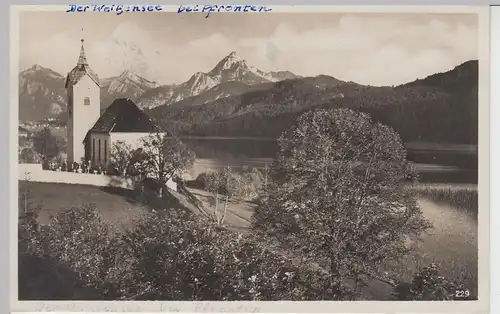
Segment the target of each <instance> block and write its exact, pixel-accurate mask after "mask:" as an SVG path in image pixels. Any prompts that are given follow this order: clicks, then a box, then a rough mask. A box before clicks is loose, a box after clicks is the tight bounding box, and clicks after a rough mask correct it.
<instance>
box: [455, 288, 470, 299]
mask: <svg viewBox="0 0 500 314" xmlns="http://www.w3.org/2000/svg"><path fill="white" fill-rule="evenodd" d="M469 296H470V292H469V290H457V291H455V298H468V297H469Z"/></svg>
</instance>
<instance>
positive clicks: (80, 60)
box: [78, 38, 89, 65]
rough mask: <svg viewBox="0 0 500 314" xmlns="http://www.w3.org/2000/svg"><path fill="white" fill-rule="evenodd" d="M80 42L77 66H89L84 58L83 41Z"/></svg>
mask: <svg viewBox="0 0 500 314" xmlns="http://www.w3.org/2000/svg"><path fill="white" fill-rule="evenodd" d="M80 41H81V42H82V47H81V48H80V56H79V57H78V65H89V64H88V63H87V57H86V56H85V49H84V48H83V41H84V39H83V38H82V39H81V40H80Z"/></svg>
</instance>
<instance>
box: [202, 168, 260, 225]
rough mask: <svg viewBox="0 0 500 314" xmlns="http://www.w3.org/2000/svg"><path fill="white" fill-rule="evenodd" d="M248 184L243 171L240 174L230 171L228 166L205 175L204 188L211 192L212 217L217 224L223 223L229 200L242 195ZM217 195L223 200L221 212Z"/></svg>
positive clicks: (247, 178)
mask: <svg viewBox="0 0 500 314" xmlns="http://www.w3.org/2000/svg"><path fill="white" fill-rule="evenodd" d="M249 184H250V181H249V177H248V176H246V175H245V173H244V174H243V175H241V174H239V173H236V172H234V171H232V169H231V168H230V167H226V168H224V170H222V171H219V172H212V173H209V174H207V175H206V179H205V189H206V190H207V191H209V192H211V193H212V194H213V197H214V203H215V204H214V210H213V217H214V220H215V222H216V223H217V225H219V226H222V225H223V224H224V220H225V218H226V214H227V206H228V202H229V200H230V199H231V198H233V197H238V196H242V195H244V194H245V190H246V188H247V186H248V185H249ZM219 197H220V198H221V199H220V200H221V201H223V202H224V205H223V209H222V214H221V213H220V210H219Z"/></svg>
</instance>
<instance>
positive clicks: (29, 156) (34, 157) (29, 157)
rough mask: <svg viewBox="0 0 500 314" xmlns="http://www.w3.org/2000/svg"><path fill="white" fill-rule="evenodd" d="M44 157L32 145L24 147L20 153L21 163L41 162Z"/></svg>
mask: <svg viewBox="0 0 500 314" xmlns="http://www.w3.org/2000/svg"><path fill="white" fill-rule="evenodd" d="M42 162H43V158H42V157H41V156H40V154H38V153H37V152H36V151H34V150H33V148H31V147H24V148H22V149H21V151H20V153H19V163H25V164H41V163H42Z"/></svg>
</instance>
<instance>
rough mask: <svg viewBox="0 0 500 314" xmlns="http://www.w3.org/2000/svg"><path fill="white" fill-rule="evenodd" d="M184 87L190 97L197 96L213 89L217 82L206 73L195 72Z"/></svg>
mask: <svg viewBox="0 0 500 314" xmlns="http://www.w3.org/2000/svg"><path fill="white" fill-rule="evenodd" d="M184 85H185V88H186V89H188V90H189V91H190V92H191V94H192V95H197V94H199V93H201V92H203V91H206V90H208V89H210V88H212V87H214V86H215V85H217V82H216V81H215V80H214V79H213V78H212V77H210V76H209V75H208V74H206V73H203V72H196V73H195V74H193V76H191V78H190V79H189V80H188V81H187V82H186V83H184Z"/></svg>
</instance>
